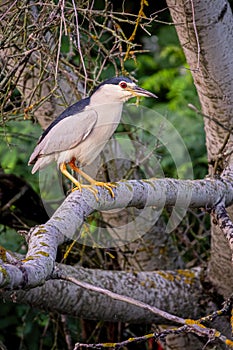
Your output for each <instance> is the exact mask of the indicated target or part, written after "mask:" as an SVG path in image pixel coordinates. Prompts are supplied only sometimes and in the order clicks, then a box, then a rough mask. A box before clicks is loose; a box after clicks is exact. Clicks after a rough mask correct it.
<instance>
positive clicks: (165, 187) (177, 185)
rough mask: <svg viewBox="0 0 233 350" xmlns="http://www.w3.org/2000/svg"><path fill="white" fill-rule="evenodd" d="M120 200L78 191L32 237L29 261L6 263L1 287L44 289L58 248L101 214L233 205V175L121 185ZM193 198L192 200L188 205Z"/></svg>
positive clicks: (102, 193)
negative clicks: (91, 217)
mask: <svg viewBox="0 0 233 350" xmlns="http://www.w3.org/2000/svg"><path fill="white" fill-rule="evenodd" d="M228 176H229V174H228ZM114 192H115V198H112V197H111V195H110V194H109V192H108V191H106V190H103V189H101V188H100V189H99V201H98V202H96V200H95V197H94V195H93V194H92V193H91V192H90V191H88V190H86V191H85V190H83V192H82V193H80V192H79V191H75V192H73V193H72V194H71V195H69V196H68V197H67V198H66V200H65V201H64V202H63V203H62V205H61V206H60V207H59V208H58V209H57V211H56V212H55V213H54V215H53V216H52V217H51V219H50V220H49V221H48V222H47V223H46V224H44V225H39V226H37V227H35V228H33V229H32V230H31V231H30V233H29V236H28V253H27V255H26V258H25V259H24V260H23V261H20V262H18V263H17V264H15V265H14V266H13V265H10V264H8V263H7V259H3V261H4V262H3V263H2V267H1V271H0V272H1V274H0V285H1V286H2V287H5V288H13V289H14V288H22V287H23V288H24V287H25V288H31V287H35V286H38V285H40V284H42V283H44V281H45V280H46V279H49V278H50V275H51V273H52V271H53V269H54V264H55V258H56V253H57V247H58V245H59V244H61V243H63V242H64V241H66V239H67V237H68V238H69V239H71V238H75V235H77V230H79V229H80V227H81V226H82V224H83V223H84V220H85V219H86V218H87V217H88V215H90V214H91V213H92V212H93V211H95V210H99V211H101V210H110V209H117V208H125V207H130V206H132V207H138V208H144V207H145V206H156V207H157V208H163V207H164V206H175V205H176V203H177V201H178V199H179V201H178V202H179V206H180V207H182V206H184V207H186V208H187V209H188V207H192V208H199V207H204V208H208V209H210V208H213V207H214V206H215V204H216V203H218V202H220V200H223V199H224V203H225V205H226V206H228V205H230V204H232V203H233V184H232V182H231V181H230V178H229V177H226V178H222V179H219V180H215V179H207V180H194V181H191V180H174V179H151V180H141V181H136V180H131V181H121V182H119V183H117V187H116V189H114ZM187 198H188V201H187Z"/></svg>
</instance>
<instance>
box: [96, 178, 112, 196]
mask: <svg viewBox="0 0 233 350" xmlns="http://www.w3.org/2000/svg"><path fill="white" fill-rule="evenodd" d="M91 186H100V187H104V188H106V190H108V191H109V192H110V194H111V196H112V198H114V197H115V194H114V192H113V190H112V189H113V188H115V187H116V185H114V184H113V183H111V182H108V183H106V182H102V181H95V180H93V181H91Z"/></svg>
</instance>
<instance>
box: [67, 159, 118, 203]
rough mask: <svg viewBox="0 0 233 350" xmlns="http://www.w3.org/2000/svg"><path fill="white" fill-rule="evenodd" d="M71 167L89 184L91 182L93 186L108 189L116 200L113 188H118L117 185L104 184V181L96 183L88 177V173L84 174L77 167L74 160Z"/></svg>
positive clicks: (70, 163)
mask: <svg viewBox="0 0 233 350" xmlns="http://www.w3.org/2000/svg"><path fill="white" fill-rule="evenodd" d="M69 165H70V167H71V168H72V169H73V170H74V171H76V172H77V173H78V174H79V175H81V176H82V177H83V178H84V179H86V180H87V181H88V182H90V184H91V186H101V187H104V188H106V189H107V190H108V191H109V192H110V194H111V196H112V197H113V198H114V197H115V195H114V192H113V190H112V187H113V188H114V187H116V185H114V184H112V183H106V182H102V181H96V180H94V179H93V178H92V177H90V176H89V175H87V174H86V173H84V171H82V170H81V169H79V168H78V167H77V166H76V165H75V159H72V160H71V162H69Z"/></svg>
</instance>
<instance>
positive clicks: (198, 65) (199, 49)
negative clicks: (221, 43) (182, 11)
mask: <svg viewBox="0 0 233 350" xmlns="http://www.w3.org/2000/svg"><path fill="white" fill-rule="evenodd" d="M190 3H191V8H192V19H193V30H194V34H195V37H196V43H197V67H196V68H195V69H193V71H195V72H197V71H198V70H199V68H200V52H201V48H200V42H199V38H198V33H197V26H196V22H195V10H194V5H193V0H190Z"/></svg>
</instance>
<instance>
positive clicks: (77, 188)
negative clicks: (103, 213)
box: [60, 163, 98, 201]
mask: <svg viewBox="0 0 233 350" xmlns="http://www.w3.org/2000/svg"><path fill="white" fill-rule="evenodd" d="M60 170H61V172H62V174H63V175H65V176H66V177H67V178H68V179H69V180H70V181H71V182H72V183H73V184H74V185H75V186H76V187H75V188H73V190H72V191H76V190H79V191H80V192H81V191H82V188H87V189H88V190H89V191H91V192H92V193H93V194H94V196H95V198H96V200H97V201H98V197H97V193H98V191H97V189H96V188H92V187H91V186H89V185H82V184H81V183H80V182H79V181H78V180H77V179H75V178H74V177H73V176H72V175H71V174H70V173H69V172H68V170H67V168H66V164H65V163H62V164H60Z"/></svg>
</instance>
